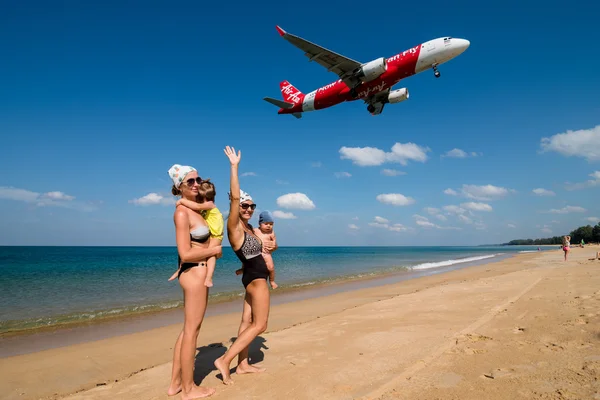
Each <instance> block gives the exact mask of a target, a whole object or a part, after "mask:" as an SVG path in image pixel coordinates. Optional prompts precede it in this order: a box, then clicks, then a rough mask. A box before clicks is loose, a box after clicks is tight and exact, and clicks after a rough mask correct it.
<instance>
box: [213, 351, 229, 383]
mask: <svg viewBox="0 0 600 400" xmlns="http://www.w3.org/2000/svg"><path fill="white" fill-rule="evenodd" d="M214 364H215V367H217V369H218V370H219V372H220V373H221V376H222V377H223V384H225V385H231V384H232V383H233V380H232V379H231V375H229V365H226V364H225V361H223V357H219V358H217V359H216V360H215V363H214Z"/></svg>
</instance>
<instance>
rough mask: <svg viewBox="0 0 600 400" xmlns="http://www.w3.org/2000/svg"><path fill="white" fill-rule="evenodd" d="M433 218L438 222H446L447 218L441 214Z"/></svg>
mask: <svg viewBox="0 0 600 400" xmlns="http://www.w3.org/2000/svg"><path fill="white" fill-rule="evenodd" d="M435 217H436V218H437V219H439V220H440V221H448V218H446V216H445V215H442V214H436V215H435Z"/></svg>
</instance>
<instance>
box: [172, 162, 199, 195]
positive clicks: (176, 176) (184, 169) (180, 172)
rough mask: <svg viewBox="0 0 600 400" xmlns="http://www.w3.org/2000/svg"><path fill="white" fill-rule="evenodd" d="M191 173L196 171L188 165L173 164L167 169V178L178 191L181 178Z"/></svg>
mask: <svg viewBox="0 0 600 400" xmlns="http://www.w3.org/2000/svg"><path fill="white" fill-rule="evenodd" d="M192 171H196V168H194V167H190V166H188V165H179V164H174V165H173V166H172V167H171V168H169V176H170V177H171V180H172V181H173V185H175V187H176V188H177V189H179V186H181V183H182V182H183V178H185V176H186V175H187V174H189V173H190V172H192Z"/></svg>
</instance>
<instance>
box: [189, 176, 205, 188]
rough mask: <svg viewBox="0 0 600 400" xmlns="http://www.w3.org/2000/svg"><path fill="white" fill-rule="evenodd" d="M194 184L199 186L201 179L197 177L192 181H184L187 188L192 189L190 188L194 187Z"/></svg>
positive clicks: (191, 179)
mask: <svg viewBox="0 0 600 400" xmlns="http://www.w3.org/2000/svg"><path fill="white" fill-rule="evenodd" d="M194 182H196V183H197V184H198V185H199V184H201V183H202V178H200V177H197V178H195V179H194V178H190V179H188V180H187V181H185V183H187V185H188V186H189V187H192V186H194Z"/></svg>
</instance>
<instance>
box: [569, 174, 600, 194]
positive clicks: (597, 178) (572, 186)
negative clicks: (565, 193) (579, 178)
mask: <svg viewBox="0 0 600 400" xmlns="http://www.w3.org/2000/svg"><path fill="white" fill-rule="evenodd" d="M590 176H591V177H592V179H589V180H587V181H585V182H580V183H567V186H566V187H565V189H567V190H579V189H585V188H589V187H594V186H600V171H594V172H592V173H591V174H590Z"/></svg>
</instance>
